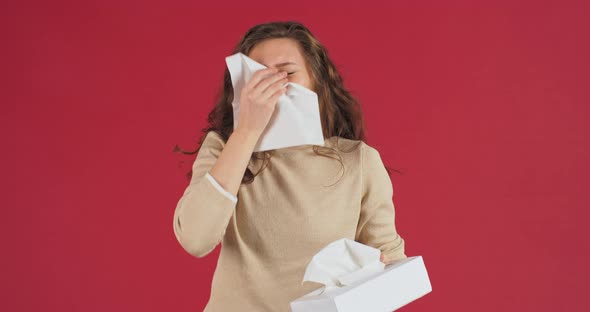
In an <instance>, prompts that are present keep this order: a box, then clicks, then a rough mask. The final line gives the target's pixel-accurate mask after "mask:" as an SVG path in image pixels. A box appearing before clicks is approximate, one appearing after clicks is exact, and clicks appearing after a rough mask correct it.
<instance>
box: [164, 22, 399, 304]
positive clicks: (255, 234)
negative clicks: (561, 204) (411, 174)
mask: <svg viewBox="0 0 590 312" xmlns="http://www.w3.org/2000/svg"><path fill="white" fill-rule="evenodd" d="M237 52H242V53H244V54H246V55H248V56H249V57H250V58H252V59H254V60H255V61H257V62H259V63H261V64H264V65H265V66H266V67H268V68H267V69H264V70H260V71H257V72H256V73H255V74H254V75H253V76H252V78H251V79H250V81H249V82H248V83H247V84H246V85H245V86H244V88H243V89H242V90H241V94H240V96H241V102H240V113H239V117H238V118H239V119H238V127H237V128H236V129H235V130H233V120H232V118H233V115H232V112H233V111H232V106H231V102H232V99H233V90H232V84H231V77H230V74H229V71H228V70H227V69H226V71H225V77H224V78H225V81H224V86H223V93H222V94H221V98H220V100H219V102H218V103H217V105H216V106H215V107H214V109H213V111H212V112H211V113H210V114H209V123H210V125H209V126H208V127H207V128H205V129H204V131H203V133H204V139H201V145H200V148H199V149H198V150H197V151H195V152H193V153H197V158H196V160H195V161H194V163H193V167H192V176H191V178H190V184H189V185H188V187H187V188H186V190H185V191H184V194H183V195H182V197H181V198H180V200H179V201H178V205H177V207H176V210H175V212H174V233H175V235H176V238H177V239H178V242H179V243H180V245H181V246H182V247H183V248H184V249H185V250H186V251H187V252H188V253H190V254H192V255H194V256H195V257H204V256H205V255H207V254H209V253H210V252H211V251H212V250H213V249H214V248H215V247H216V246H217V245H218V244H219V243H220V242H221V243H222V247H221V252H220V255H219V259H218V263H217V268H216V270H215V273H214V276H213V281H212V286H211V295H210V298H209V302H208V304H207V306H206V308H205V311H214V312H216V311H234V310H236V311H272V312H277V311H290V306H289V302H290V301H292V300H294V299H296V298H298V297H300V296H302V295H304V294H306V293H308V292H310V291H312V290H315V289H317V288H319V287H321V286H322V285H321V284H317V283H314V282H305V283H303V284H302V282H301V281H302V279H303V274H304V272H305V268H306V266H307V264H308V262H309V261H310V260H311V257H312V256H313V255H314V254H315V253H316V252H318V251H319V250H320V249H321V248H323V247H324V246H325V245H327V244H328V243H330V242H332V241H334V240H337V239H339V238H343V237H347V238H350V239H354V240H356V241H358V242H361V243H364V244H366V245H369V246H373V247H375V248H379V249H380V250H381V252H382V254H381V261H382V262H384V263H386V264H387V263H390V262H392V261H394V260H397V259H401V258H406V257H407V256H406V255H405V253H404V240H403V239H402V238H401V236H400V235H398V233H397V232H396V228H395V222H394V215H395V213H394V205H393V202H392V196H393V188H392V184H391V180H390V178H389V175H388V171H387V170H386V168H385V166H384V165H383V162H382V161H381V158H380V155H379V152H378V151H377V150H376V149H374V148H373V147H371V146H369V145H368V144H366V143H365V142H364V124H363V119H362V113H361V110H360V107H359V105H358V103H357V101H356V100H355V99H354V98H353V97H352V96H351V95H350V93H349V92H348V91H347V90H346V89H345V88H344V86H343V82H342V79H341V77H340V75H339V74H338V72H337V70H336V68H335V67H334V65H333V63H332V61H331V60H330V59H329V58H328V54H327V51H326V50H325V48H324V47H323V46H322V45H321V44H320V43H319V42H318V40H317V39H316V38H315V37H314V36H313V35H312V34H311V32H310V31H309V30H308V29H307V28H306V27H305V26H303V25H302V24H300V23H297V22H274V23H266V24H261V25H257V26H255V27H253V28H251V29H250V30H249V31H248V32H247V33H246V34H245V36H244V38H243V39H242V40H241V41H240V43H239V44H238V46H237V47H236V49H235V50H234V52H233V53H237ZM288 81H291V82H296V83H299V84H301V85H303V86H305V87H307V88H308V89H311V90H313V91H314V92H316V93H317V94H318V99H319V104H320V115H321V118H322V119H321V120H322V128H323V133H324V138H325V145H324V146H319V145H299V146H292V147H286V148H279V149H275V150H271V151H265V152H255V153H253V149H254V146H255V144H256V142H257V140H258V138H259V137H260V135H261V133H262V131H263V130H264V128H265V127H266V125H267V124H268V122H269V120H270V117H271V115H272V113H273V110H274V107H275V105H276V103H277V100H278V98H279V96H280V95H281V94H284V93H285V88H284V87H283V85H285V83H286V82H288ZM254 172H255V174H254Z"/></svg>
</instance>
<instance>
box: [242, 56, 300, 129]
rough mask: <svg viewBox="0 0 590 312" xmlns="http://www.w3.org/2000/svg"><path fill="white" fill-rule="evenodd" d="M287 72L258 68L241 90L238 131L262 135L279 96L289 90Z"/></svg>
mask: <svg viewBox="0 0 590 312" xmlns="http://www.w3.org/2000/svg"><path fill="white" fill-rule="evenodd" d="M287 81H288V78H287V72H285V71H280V72H279V71H278V70H277V69H275V68H265V69H261V70H258V71H257V72H255V73H254V75H252V78H251V79H250V81H248V83H246V85H244V87H243V88H242V90H241V93H240V110H239V113H238V126H237V128H236V131H237V130H239V131H243V132H245V133H249V134H254V135H256V136H260V135H261V134H262V132H263V131H264V128H266V126H267V124H268V122H269V121H270V117H271V116H272V114H273V112H274V110H275V106H276V104H277V101H278V99H279V97H280V96H281V95H282V94H284V93H285V92H286V90H287V88H286V87H283V85H284V84H285V83H286V82H287Z"/></svg>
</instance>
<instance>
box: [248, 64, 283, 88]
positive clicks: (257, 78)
mask: <svg viewBox="0 0 590 312" xmlns="http://www.w3.org/2000/svg"><path fill="white" fill-rule="evenodd" d="M274 73H278V69H276V68H265V69H261V70H259V71H257V72H255V73H254V75H252V78H250V81H248V86H249V87H251V88H254V86H256V85H257V84H258V83H259V82H260V81H261V80H262V79H264V78H265V77H266V76H268V75H271V74H274Z"/></svg>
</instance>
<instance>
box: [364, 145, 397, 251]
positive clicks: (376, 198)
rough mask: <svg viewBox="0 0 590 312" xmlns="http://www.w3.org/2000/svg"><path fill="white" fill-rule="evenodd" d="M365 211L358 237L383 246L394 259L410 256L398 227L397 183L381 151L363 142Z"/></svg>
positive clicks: (376, 246) (368, 243)
mask: <svg viewBox="0 0 590 312" xmlns="http://www.w3.org/2000/svg"><path fill="white" fill-rule="evenodd" d="M361 166H362V180H361V185H362V186H361V192H362V193H361V194H362V195H361V213H360V217H359V222H358V226H357V231H356V240H357V241H358V242H360V243H363V244H365V245H368V246H371V247H375V248H378V249H380V250H381V252H382V254H383V255H384V256H385V257H386V258H388V259H391V260H397V259H403V258H407V256H406V254H405V251H404V248H405V242H404V239H403V238H402V237H401V236H400V235H399V234H398V233H397V230H396V227H395V207H394V204H393V199H392V197H393V185H392V183H391V179H390V178H389V175H388V173H387V171H386V169H385V165H384V164H383V161H382V160H381V156H380V154H379V152H378V151H377V150H376V149H375V148H373V147H371V146H369V145H367V144H366V143H364V142H363V144H362V151H361Z"/></svg>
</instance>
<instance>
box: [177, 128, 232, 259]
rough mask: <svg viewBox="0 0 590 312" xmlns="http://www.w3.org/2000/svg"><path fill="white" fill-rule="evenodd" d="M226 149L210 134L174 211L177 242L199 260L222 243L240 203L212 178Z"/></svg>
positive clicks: (217, 136)
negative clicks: (213, 169) (211, 172)
mask: <svg viewBox="0 0 590 312" xmlns="http://www.w3.org/2000/svg"><path fill="white" fill-rule="evenodd" d="M224 146H225V142H224V141H223V139H222V138H221V136H220V135H219V134H217V133H216V132H214V131H209V132H208V133H207V135H206V137H205V140H203V143H202V146H201V148H200V149H199V152H198V153H197V157H196V159H195V161H194V163H193V165H192V169H193V174H192V178H191V181H190V183H189V185H188V186H187V187H186V188H185V190H184V193H183V194H182V196H181V198H180V199H179V200H178V202H177V205H176V209H175V210H174V234H175V236H176V239H177V240H178V242H179V243H180V245H181V246H182V247H183V248H184V250H186V251H187V252H188V253H189V254H191V255H193V256H195V257H199V258H200V257H204V256H206V255H207V254H209V253H210V252H211V251H212V250H213V249H214V248H215V247H216V246H217V245H218V244H219V243H220V242H221V240H222V239H223V236H224V235H225V230H226V228H227V225H228V224H229V220H230V218H231V216H232V214H233V213H234V210H235V207H236V204H237V197H235V196H233V195H232V194H231V193H229V192H227V191H226V190H225V189H223V188H222V187H221V185H219V184H218V183H217V181H215V179H213V177H212V176H210V175H209V170H210V169H211V168H212V167H213V165H214V164H215V162H216V161H217V158H218V157H219V155H220V154H221V151H222V150H223V147H224Z"/></svg>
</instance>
